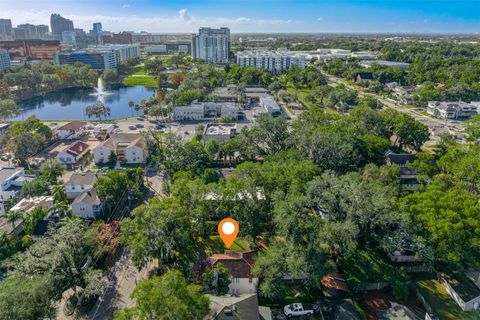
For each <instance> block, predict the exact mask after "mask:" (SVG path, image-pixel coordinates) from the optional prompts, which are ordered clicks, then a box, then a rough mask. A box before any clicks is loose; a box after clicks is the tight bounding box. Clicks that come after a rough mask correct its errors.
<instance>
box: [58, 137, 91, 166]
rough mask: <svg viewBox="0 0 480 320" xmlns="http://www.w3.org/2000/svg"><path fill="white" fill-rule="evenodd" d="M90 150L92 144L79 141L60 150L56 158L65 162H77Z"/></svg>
mask: <svg viewBox="0 0 480 320" xmlns="http://www.w3.org/2000/svg"><path fill="white" fill-rule="evenodd" d="M88 151H90V146H89V145H88V144H87V143H85V142H82V141H77V142H75V143H73V144H70V145H67V146H65V148H63V149H61V150H59V151H58V153H57V155H56V156H55V158H57V160H58V161H60V162H63V163H65V164H76V163H77V162H78V161H79V160H80V159H81V158H82V157H83V156H84V155H85V154H87V152H88Z"/></svg>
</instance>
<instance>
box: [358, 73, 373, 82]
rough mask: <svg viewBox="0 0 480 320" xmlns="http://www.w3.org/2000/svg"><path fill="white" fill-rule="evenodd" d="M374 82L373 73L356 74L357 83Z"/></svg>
mask: <svg viewBox="0 0 480 320" xmlns="http://www.w3.org/2000/svg"><path fill="white" fill-rule="evenodd" d="M360 80H373V73H371V72H357V73H356V74H355V81H360Z"/></svg>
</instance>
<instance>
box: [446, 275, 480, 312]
mask: <svg viewBox="0 0 480 320" xmlns="http://www.w3.org/2000/svg"><path fill="white" fill-rule="evenodd" d="M442 281H443V284H444V285H445V289H446V290H447V292H448V294H449V295H450V296H451V297H452V298H453V300H455V302H456V303H457V304H458V306H459V307H460V308H461V309H462V310H463V311H478V310H480V288H479V287H478V286H477V285H476V284H475V282H473V281H472V280H471V279H469V278H468V277H466V276H465V275H463V274H460V273H455V274H453V275H449V276H447V275H443V277H442Z"/></svg>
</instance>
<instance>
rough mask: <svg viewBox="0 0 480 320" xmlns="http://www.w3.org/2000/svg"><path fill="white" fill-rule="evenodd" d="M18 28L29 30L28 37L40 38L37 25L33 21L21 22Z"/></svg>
mask: <svg viewBox="0 0 480 320" xmlns="http://www.w3.org/2000/svg"><path fill="white" fill-rule="evenodd" d="M17 29H24V30H26V31H27V33H26V39H40V37H39V35H38V30H37V26H36V25H34V24H31V23H25V24H19V25H18V26H17Z"/></svg>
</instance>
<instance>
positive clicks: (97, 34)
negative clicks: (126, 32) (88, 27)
mask: <svg viewBox="0 0 480 320" xmlns="http://www.w3.org/2000/svg"><path fill="white" fill-rule="evenodd" d="M92 31H93V32H92V35H93V38H94V39H95V43H96V44H98V45H102V44H103V31H102V24H101V23H100V22H95V23H94V24H93V30H92Z"/></svg>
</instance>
